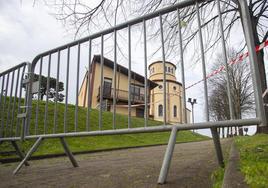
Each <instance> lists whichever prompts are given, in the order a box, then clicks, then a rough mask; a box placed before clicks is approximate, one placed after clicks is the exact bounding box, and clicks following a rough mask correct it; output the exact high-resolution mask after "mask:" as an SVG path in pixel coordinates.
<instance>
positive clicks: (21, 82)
mask: <svg viewBox="0 0 268 188" xmlns="http://www.w3.org/2000/svg"><path fill="white" fill-rule="evenodd" d="M25 68H26V66H23V68H22V72H21V76H20V77H21V78H20V93H19V100H18V110H17V111H18V114H19V113H20V112H21V108H20V104H21V95H22V85H23V76H24V72H25ZM20 123H21V121H20V119H19V118H18V117H17V122H16V136H18V134H19V126H20Z"/></svg>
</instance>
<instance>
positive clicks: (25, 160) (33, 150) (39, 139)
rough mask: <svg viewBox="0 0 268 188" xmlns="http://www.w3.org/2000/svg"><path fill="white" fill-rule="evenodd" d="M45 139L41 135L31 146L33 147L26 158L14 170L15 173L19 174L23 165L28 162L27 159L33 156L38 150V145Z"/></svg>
mask: <svg viewBox="0 0 268 188" xmlns="http://www.w3.org/2000/svg"><path fill="white" fill-rule="evenodd" d="M42 140H43V138H42V137H39V138H38V139H37V140H36V142H35V143H34V145H33V146H32V147H31V149H30V150H29V151H28V153H27V154H26V156H25V157H24V159H23V160H22V161H21V162H20V164H19V165H18V166H17V168H16V169H15V170H14V171H13V174H14V175H15V174H17V172H18V171H19V170H20V169H21V167H22V165H23V164H25V163H26V162H27V160H28V159H29V158H30V157H31V155H32V154H33V153H34V152H35V151H36V149H37V148H38V146H39V145H40V144H41V141H42Z"/></svg>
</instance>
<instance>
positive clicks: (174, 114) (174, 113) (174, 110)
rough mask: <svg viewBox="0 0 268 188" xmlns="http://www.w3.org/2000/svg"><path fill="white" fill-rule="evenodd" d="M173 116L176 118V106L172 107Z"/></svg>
mask: <svg viewBox="0 0 268 188" xmlns="http://www.w3.org/2000/svg"><path fill="white" fill-rule="evenodd" d="M173 116H174V117H177V106H176V105H174V106H173Z"/></svg>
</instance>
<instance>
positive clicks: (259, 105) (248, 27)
mask: <svg viewBox="0 0 268 188" xmlns="http://www.w3.org/2000/svg"><path fill="white" fill-rule="evenodd" d="M238 2H239V4H240V8H241V9H240V10H241V20H242V24H243V28H244V29H243V31H244V34H245V39H246V44H247V46H248V52H249V60H250V61H249V62H250V68H251V72H252V80H253V82H252V83H253V89H254V96H255V105H256V112H257V117H260V118H261V120H262V123H261V124H260V126H267V124H266V123H267V119H266V115H265V109H264V105H263V99H262V88H261V79H260V75H259V67H258V64H257V62H258V59H257V54H256V51H255V44H254V38H253V31H252V23H251V19H250V15H249V10H248V6H247V1H245V0H238Z"/></svg>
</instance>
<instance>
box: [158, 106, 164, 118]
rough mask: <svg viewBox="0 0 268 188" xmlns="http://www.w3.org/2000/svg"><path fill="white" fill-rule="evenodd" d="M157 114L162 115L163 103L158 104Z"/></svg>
mask: <svg viewBox="0 0 268 188" xmlns="http://www.w3.org/2000/svg"><path fill="white" fill-rule="evenodd" d="M158 116H159V117H162V116H163V105H162V104H159V105H158Z"/></svg>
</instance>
